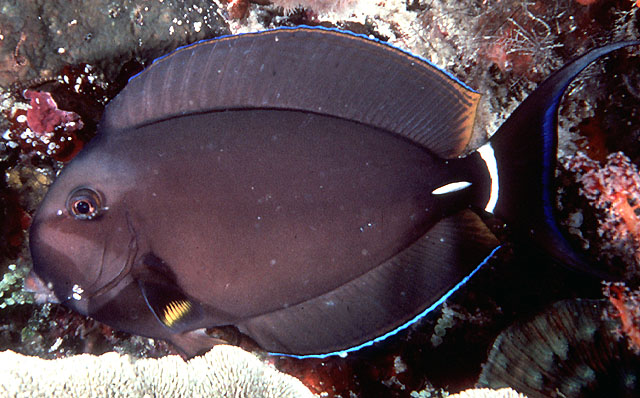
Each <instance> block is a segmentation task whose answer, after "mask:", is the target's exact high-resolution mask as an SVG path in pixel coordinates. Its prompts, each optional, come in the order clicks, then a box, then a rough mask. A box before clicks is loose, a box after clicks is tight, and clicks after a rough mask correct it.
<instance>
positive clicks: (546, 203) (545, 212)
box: [489, 42, 640, 277]
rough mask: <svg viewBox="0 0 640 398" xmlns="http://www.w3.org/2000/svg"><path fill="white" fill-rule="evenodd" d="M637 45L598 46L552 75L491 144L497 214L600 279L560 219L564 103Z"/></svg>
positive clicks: (557, 255)
mask: <svg viewBox="0 0 640 398" xmlns="http://www.w3.org/2000/svg"><path fill="white" fill-rule="evenodd" d="M637 44H640V42H620V43H614V44H610V45H606V46H603V47H600V48H596V49H594V50H591V51H589V52H588V53H586V54H584V55H582V56H581V57H579V58H577V59H575V60H573V61H571V62H570V63H569V64H567V65H565V66H564V67H562V68H561V69H559V70H558V71H556V72H554V73H552V74H551V75H550V76H549V77H548V78H547V79H546V80H545V81H544V82H542V83H541V84H540V85H539V86H538V88H536V90H535V91H534V92H533V93H531V94H530V95H529V96H528V97H527V98H526V99H525V100H524V102H522V104H520V106H519V107H518V108H517V109H516V110H515V111H514V112H513V113H512V114H511V116H510V117H509V118H508V119H507V120H506V122H505V123H504V124H503V125H502V126H501V127H500V128H499V129H498V131H497V132H496V133H495V134H494V136H493V137H492V138H491V140H490V141H489V144H490V145H491V147H492V148H493V149H494V152H495V159H496V162H497V170H498V176H499V183H500V193H499V197H498V201H497V205H496V207H495V211H494V214H496V215H497V216H499V217H501V218H503V219H505V220H507V221H509V222H510V224H511V225H513V226H514V228H515V229H516V230H518V232H520V233H525V234H527V235H528V236H529V237H530V238H531V239H532V240H533V241H535V242H536V244H537V245H539V246H541V247H542V248H543V249H544V250H545V251H546V252H548V253H549V254H550V255H551V257H552V258H553V259H554V260H556V261H559V262H560V263H562V264H565V265H567V266H569V267H570V268H573V269H577V270H579V271H585V272H587V273H591V274H594V275H596V276H598V277H606V275H601V273H599V272H598V271H596V270H595V269H594V268H593V267H592V266H590V265H589V263H588V261H587V260H586V259H585V258H583V256H581V255H580V254H579V253H577V252H576V251H575V250H574V249H573V248H572V247H571V246H570V244H569V243H568V242H567V240H566V239H565V238H564V236H563V235H562V233H561V232H560V230H559V229H558V226H557V223H556V219H555V214H554V213H555V205H554V204H555V195H556V189H555V183H554V173H555V168H556V161H557V146H558V133H557V121H558V105H559V103H560V99H561V98H562V95H563V93H564V91H565V90H566V88H567V87H568V85H569V84H570V83H571V81H573V79H574V78H575V77H576V76H577V75H578V73H580V72H581V71H582V70H583V69H584V68H586V67H587V66H588V65H589V64H590V63H592V62H594V61H595V60H597V59H598V58H600V57H602V56H604V55H606V54H609V53H610V52H612V51H615V50H617V49H620V48H623V47H626V46H631V45H637Z"/></svg>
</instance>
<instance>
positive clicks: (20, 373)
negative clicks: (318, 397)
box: [0, 345, 314, 398]
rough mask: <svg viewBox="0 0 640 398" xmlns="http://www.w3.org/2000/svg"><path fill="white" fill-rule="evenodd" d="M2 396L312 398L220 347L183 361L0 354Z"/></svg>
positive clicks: (256, 362) (247, 357) (249, 358)
mask: <svg viewBox="0 0 640 398" xmlns="http://www.w3.org/2000/svg"><path fill="white" fill-rule="evenodd" d="M0 396H2V397H7V398H9V397H11V398H19V397H114V398H118V397H149V398H150V397H175V398H179V397H252V398H263V397H264V398H267V397H274V398H276V397H278V398H288V397H291V398H293V397H295V398H305V397H309V398H310V397H313V396H314V395H313V394H312V393H311V392H310V391H309V390H308V389H307V388H306V387H305V386H304V385H303V384H302V383H301V382H300V381H299V380H297V379H295V378H294V377H292V376H289V375H286V374H284V373H281V372H279V371H277V370H276V369H275V368H273V367H271V366H269V365H267V364H265V363H264V362H263V361H261V360H260V359H258V358H256V357H255V356H253V355H252V354H250V353H248V352H246V351H244V350H242V349H240V348H237V347H232V346H226V345H219V346H216V347H214V348H213V349H212V350H211V351H209V352H208V353H207V354H205V355H203V356H200V357H196V358H193V359H191V360H190V361H188V362H185V361H183V360H182V359H181V358H180V357H178V356H167V357H164V358H160V359H135V358H133V357H131V356H128V355H118V354H116V353H107V354H104V355H101V356H94V355H88V354H84V355H78V356H74V357H69V358H63V359H56V360H44V359H41V358H36V357H28V356H24V355H21V354H17V353H15V352H13V351H4V352H1V353H0Z"/></svg>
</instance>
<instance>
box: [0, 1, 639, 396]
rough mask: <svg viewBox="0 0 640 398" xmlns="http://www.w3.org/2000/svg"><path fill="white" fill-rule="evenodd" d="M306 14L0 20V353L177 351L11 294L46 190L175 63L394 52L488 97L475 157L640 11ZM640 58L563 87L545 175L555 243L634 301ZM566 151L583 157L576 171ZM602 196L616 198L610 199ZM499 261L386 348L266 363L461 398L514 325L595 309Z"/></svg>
mask: <svg viewBox="0 0 640 398" xmlns="http://www.w3.org/2000/svg"><path fill="white" fill-rule="evenodd" d="M300 3H301V5H302V7H298V8H294V7H295V6H296V5H297V2H291V1H286V2H282V1H281V2H274V4H270V3H268V2H266V1H255V2H253V1H247V0H241V1H240V0H232V1H230V2H227V1H225V0H216V1H208V0H180V1H179V0H126V1H121V2H112V1H106V0H90V1H83V2H82V1H66V0H65V1H61V0H55V1H49V0H47V1H44V0H4V1H2V2H1V3H0V131H2V139H0V171H1V172H2V173H1V174H0V234H1V235H2V236H1V237H0V273H2V274H3V277H2V280H1V281H0V349H3V350H5V349H11V350H13V351H16V352H20V353H23V354H28V355H36V356H39V357H42V358H62V357H67V356H71V355H74V354H80V353H92V354H102V353H105V352H110V351H116V352H118V353H121V354H130V355H132V356H135V357H140V358H148V357H160V356H164V355H166V354H171V353H173V352H174V351H173V349H172V348H171V347H170V346H168V345H167V344H166V343H164V342H159V341H152V340H149V339H145V338H141V337H135V336H129V335H127V334H124V333H119V332H117V331H114V330H111V329H110V328H108V327H106V326H104V325H101V324H98V323H96V322H95V321H93V320H91V319H87V318H84V317H81V316H79V315H77V314H74V313H72V312H70V311H68V310H66V309H65V308H63V307H59V306H54V305H50V304H46V305H38V304H34V302H33V301H34V300H33V297H32V295H30V294H29V293H26V292H24V291H23V289H22V282H23V279H24V276H25V275H26V272H27V271H28V269H29V268H30V266H31V263H30V261H31V260H30V257H29V253H28V248H27V229H28V226H29V223H30V220H31V215H32V214H33V212H34V211H35V209H36V208H37V205H38V203H39V201H40V200H41V198H42V196H43V195H44V193H45V192H46V189H47V186H48V184H50V183H51V181H53V179H54V178H55V175H56V172H57V171H58V170H60V168H61V167H63V166H64V164H65V162H68V161H69V160H70V159H71V158H72V157H73V156H74V155H75V154H76V153H77V152H78V151H79V150H80V149H81V148H82V146H83V145H84V143H86V142H88V140H90V139H91V137H92V136H93V134H94V133H95V127H96V124H97V123H98V121H99V119H100V115H101V112H102V109H103V108H104V105H105V104H106V103H107V102H108V101H109V100H110V99H111V98H113V96H115V95H116V94H117V92H118V91H119V90H120V89H121V88H122V87H123V86H124V84H126V81H127V80H128V79H129V78H130V77H131V76H133V75H134V74H135V73H137V72H138V71H140V70H141V69H142V68H143V67H144V66H146V65H148V64H149V63H150V62H151V61H152V60H153V59H155V58H156V57H159V56H161V55H164V54H166V53H168V52H170V51H171V50H173V49H175V48H176V47H178V46H182V45H186V44H189V43H192V42H194V41H197V40H202V39H207V38H213V37H217V36H220V35H224V34H233V33H242V32H248V31H256V30H262V29H268V28H274V27H278V26H295V25H298V24H308V25H321V26H326V27H337V28H342V29H348V30H352V31H354V32H356V33H360V34H365V35H369V36H371V37H374V38H378V39H381V40H385V41H389V42H390V43H392V44H394V45H396V46H399V47H401V48H403V49H406V50H409V51H411V52H413V53H414V54H416V55H419V56H422V57H424V58H426V59H428V60H430V61H432V62H433V63H434V64H435V65H437V66H439V67H441V68H443V69H445V70H447V71H449V72H450V73H452V74H453V75H455V76H456V77H458V78H460V79H461V80H462V81H464V82H465V83H466V84H468V85H469V86H470V87H473V88H474V89H476V90H477V91H479V92H481V93H482V94H483V100H482V102H481V104H480V107H479V109H478V121H477V123H476V126H475V128H476V134H475V137H474V140H473V142H472V143H471V145H470V150H472V149H474V148H475V147H477V146H478V145H480V144H481V143H483V142H484V141H485V140H486V138H487V136H488V135H489V134H491V132H493V131H495V129H496V128H497V127H498V126H499V125H500V123H501V122H502V121H503V120H504V119H505V118H506V117H507V116H508V115H509V113H510V112H511V111H512V110H513V109H515V107H516V106H517V105H518V103H519V102H520V101H521V100H522V99H524V98H525V97H526V95H527V94H528V93H529V92H531V91H532V90H533V89H534V88H535V87H536V85H537V83H539V82H540V81H541V80H542V79H544V77H545V76H546V75H547V74H548V73H549V72H550V71H552V70H554V69H556V68H558V67H559V66H561V65H562V64H563V63H565V62H566V61H567V60H569V59H571V58H572V57H574V56H576V55H577V54H580V53H582V52H584V51H586V50H587V49H589V48H592V47H594V46H596V45H598V44H603V43H608V42H612V41H618V40H629V39H634V38H635V39H639V38H640V34H639V33H638V30H639V26H640V22H639V19H640V8H639V7H638V5H637V4H636V3H635V2H633V1H629V0H598V1H580V2H578V1H575V0H553V1H545V2H534V1H511V0H509V1H505V0H501V1H499V0H484V1H479V0H460V1H456V2H451V1H445V0H379V1H368V0H359V1H356V0H352V1H337V2H336V1H300ZM283 7H285V8H283ZM639 52H640V50H639V49H638V48H637V47H634V48H629V49H627V50H623V51H619V52H617V53H615V54H614V55H612V56H611V57H608V58H607V59H605V60H603V61H601V62H598V63H597V64H596V65H594V66H592V67H591V68H589V70H588V71H586V72H585V73H583V74H582V75H581V77H580V78H579V79H578V81H577V82H576V83H575V84H574V85H573V86H572V87H571V88H570V90H569V92H568V94H567V95H566V96H565V99H564V100H563V105H562V110H561V116H560V121H559V123H560V126H559V129H560V153H559V160H560V166H559V167H558V171H557V173H558V183H559V190H558V206H559V207H558V208H559V214H560V216H561V218H562V220H563V224H564V227H565V229H566V232H568V233H569V234H570V235H571V236H572V239H573V241H574V243H575V244H576V245H577V246H578V247H582V248H583V249H584V250H585V252H586V253H587V254H588V255H589V256H592V257H593V258H596V259H599V260H600V262H601V264H602V265H601V266H602V267H603V269H604V270H606V271H608V272H613V273H616V274H619V275H621V277H623V278H624V279H625V283H626V285H627V286H628V287H629V288H630V289H632V290H634V291H635V289H636V288H637V285H638V280H639V278H638V273H637V270H638V265H639V264H638V258H639V257H638V242H640V239H639V234H640V229H639V228H638V225H640V223H638V211H637V209H638V203H637V199H636V196H637V195H638V192H640V190H639V189H640V188H639V187H638V183H637V179H636V177H637V170H638V165H639V164H640V142H639V140H640V112H638V106H637V105H638V102H639V101H640V57H638V53H639ZM25 89H29V91H28V92H26V93H25V91H24V90H25ZM36 98H39V100H38V101H39V102H38V103H37V104H36ZM578 150H579V151H581V153H582V154H581V155H578V156H576V152H577V151H578ZM618 152H620V154H617V153H618ZM634 173H635V174H634ZM602 184H605V185H602ZM606 184H609V185H606ZM610 184H614V185H613V186H614V187H624V190H623V189H618V188H614V189H612V190H611V189H609V190H607V188H606V187H608V186H611V185H610ZM492 227H493V229H494V230H495V232H496V234H497V235H499V236H500V237H501V238H503V237H505V238H506V240H507V241H508V237H509V231H508V229H505V228H504V227H503V226H502V225H501V224H500V223H496V224H495V225H492ZM621 236H622V237H624V240H621V239H619V237H621ZM510 248H511V246H509V245H507V249H506V250H502V251H501V252H500V253H499V254H498V255H497V256H496V258H495V259H493V260H492V262H491V264H489V266H488V267H485V269H484V270H482V271H481V272H479V273H478V274H477V275H476V277H475V278H474V279H473V280H472V281H471V282H470V283H469V284H467V285H466V286H465V289H464V290H463V291H461V292H460V293H459V294H457V295H456V296H454V297H453V298H452V299H451V300H449V302H448V303H447V304H446V305H445V306H443V307H442V309H441V310H440V311H438V312H436V313H434V314H433V315H432V316H430V317H428V318H426V319H424V320H423V321H422V322H420V323H419V324H418V325H415V326H414V327H412V328H410V329H409V330H407V331H406V332H403V333H401V334H400V335H399V336H396V337H394V338H393V339H391V340H388V341H385V342H383V343H382V344H379V345H376V346H375V347H373V348H370V349H366V350H363V351H362V352H358V353H356V354H353V355H349V357H347V358H331V359H327V360H306V361H299V360H294V359H289V358H270V361H272V362H274V364H275V365H276V366H277V367H278V368H279V369H281V370H283V371H285V372H287V373H290V374H293V375H295V376H296V377H297V378H299V379H300V380H302V382H303V383H304V384H305V385H307V386H308V387H309V388H310V389H311V390H312V391H313V392H315V393H324V394H325V395H326V396H343V397H344V396H361V397H365V396H378V397H408V396H420V394H422V396H427V394H430V396H438V394H443V393H444V389H445V388H446V389H447V390H450V391H460V390H463V389H467V388H470V387H472V386H473V385H474V384H475V382H476V380H477V377H478V375H479V374H480V370H481V365H482V363H483V362H485V361H486V359H487V355H488V352H489V349H490V348H491V345H492V342H493V340H494V339H495V338H496V336H497V335H498V334H499V333H500V332H501V331H502V330H503V329H505V328H506V327H507V326H508V325H510V324H512V323H513V322H514V320H518V319H527V318H530V317H532V316H534V314H536V313H538V312H540V311H542V310H543V309H544V308H547V307H549V306H550V305H551V304H552V303H553V302H555V301H558V300H561V299H565V298H573V297H585V298H602V297H603V295H602V291H601V285H600V283H599V281H598V280H594V279H593V278H590V277H585V276H582V275H576V274H573V273H570V272H567V271H565V270H563V269H561V268H559V267H557V266H556V265H553V264H548V263H547V262H545V261H543V260H541V259H540V258H539V256H537V255H536V254H535V253H528V252H524V253H523V252H521V251H518V250H514V251H511V250H510ZM616 297H617V296H616ZM610 310H611V312H612V313H613V310H612V309H611V308H610ZM613 322H619V319H618V318H616V319H614V320H613ZM632 325H633V324H632ZM618 327H620V325H619V326H618ZM632 327H633V326H632ZM636 327H637V325H636ZM3 363H6V362H4V361H3Z"/></svg>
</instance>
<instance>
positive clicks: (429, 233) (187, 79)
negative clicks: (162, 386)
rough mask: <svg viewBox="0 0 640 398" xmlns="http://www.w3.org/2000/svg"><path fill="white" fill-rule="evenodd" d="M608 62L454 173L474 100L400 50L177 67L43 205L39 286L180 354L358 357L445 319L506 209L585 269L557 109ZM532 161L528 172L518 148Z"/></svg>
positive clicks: (297, 47) (341, 49) (228, 58)
mask: <svg viewBox="0 0 640 398" xmlns="http://www.w3.org/2000/svg"><path fill="white" fill-rule="evenodd" d="M622 45H624V44H622ZM622 45H619V46H618V47H621V46H622ZM615 48H617V47H615V46H609V47H606V48H605V50H602V51H601V53H602V54H604V53H607V52H609V51H612V50H613V49H615ZM600 55H601V54H600V53H598V54H595V55H594V54H592V55H591V56H590V57H589V56H587V57H583V58H581V59H579V60H578V61H576V62H574V63H573V64H570V66H572V65H573V67H575V66H576V65H577V66H578V67H577V68H574V69H575V70H574V69H567V68H565V69H561V70H560V71H559V72H556V74H554V75H552V78H551V80H549V81H551V83H543V84H542V85H541V86H540V88H539V89H538V90H537V91H536V92H534V93H533V94H532V95H531V96H530V97H529V99H528V100H527V101H525V103H523V105H521V107H520V108H519V109H518V110H517V111H516V112H515V113H514V116H512V118H511V119H510V121H507V122H506V123H505V125H504V126H503V127H502V128H501V129H500V130H499V131H498V132H497V133H496V135H495V137H494V138H493V139H492V140H491V141H490V142H489V144H487V145H485V146H484V147H483V149H482V150H479V151H477V152H473V153H471V154H469V155H468V156H465V157H459V155H460V154H461V153H462V151H463V150H464V149H465V146H466V144H467V142H468V140H469V137H470V134H471V128H472V126H473V119H474V114H475V108H476V105H477V101H478V98H479V96H478V94H477V93H475V92H473V91H472V90H470V89H469V88H468V87H466V86H464V85H463V84H462V83H460V82H459V81H457V80H455V79H453V78H452V77H450V76H448V75H447V74H445V73H444V72H442V71H440V70H438V69H437V68H435V67H433V66H431V65H429V64H428V63H426V62H425V61H422V60H420V59H418V58H416V57H413V56H411V55H409V54H406V53H404V52H402V51H400V50H397V49H394V48H392V47H389V46H387V45H385V44H382V43H378V42H374V41H371V40H368V39H365V38H362V37H359V36H355V35H351V34H348V33H343V32H338V31H334V30H326V29H314V28H298V29H280V30H274V31H267V32H261V33H257V34H247V35H241V36H231V37H227V38H223V39H218V40H213V41H208V42H203V43H199V44H196V45H194V46H190V47H186V48H183V49H181V50H178V51H176V52H174V53H172V54H171V55H169V56H167V57H165V58H162V59H160V60H158V61H156V62H155V63H154V64H153V65H152V66H151V67H150V68H148V69H147V70H146V71H144V72H142V73H141V74H140V75H139V76H137V77H135V78H133V79H132V80H131V81H130V82H129V84H128V86H127V87H126V88H125V89H124V90H123V91H122V92H121V93H120V94H119V95H118V96H117V97H116V98H115V99H114V100H113V101H112V102H111V103H110V104H109V105H108V106H107V109H106V110H105V115H104V116H103V119H102V121H101V123H100V126H99V131H98V134H97V136H96V137H95V138H94V139H93V140H92V141H91V142H90V143H89V144H88V145H87V146H86V147H85V149H83V151H82V152H81V153H80V154H79V155H78V156H77V157H76V158H75V159H74V160H73V161H72V162H71V163H70V164H69V165H67V166H66V167H65V168H64V170H63V172H62V173H61V174H60V176H59V177H58V178H57V179H56V181H55V183H54V184H53V186H52V187H51V188H50V190H49V192H48V193H47V196H46V198H45V199H44V201H43V203H42V205H41V207H40V209H39V210H38V212H37V214H36V216H35V218H34V221H33V224H32V226H31V229H30V245H31V252H32V256H33V259H34V269H33V273H32V276H31V278H37V279H38V281H41V282H43V284H44V285H46V286H48V288H49V289H50V290H51V291H52V292H53V294H54V295H55V297H57V299H58V301H60V302H63V303H64V304H65V305H67V306H69V307H71V308H73V309H75V310H77V311H78V312H81V313H83V314H86V315H89V316H92V317H94V318H95V319H97V320H99V321H102V322H104V323H106V324H108V325H111V326H113V327H115V328H117V329H121V330H125V331H128V332H131V333H135V334H140V335H145V336H150V337H154V338H162V339H166V340H169V341H171V342H173V343H174V344H175V345H176V346H177V347H179V348H180V349H181V350H182V351H183V352H184V353H185V355H187V356H193V355H195V354H197V353H200V352H202V351H203V350H206V349H207V348H209V347H210V346H211V345H212V344H213V343H215V341H214V340H213V339H212V338H210V337H208V336H207V335H206V334H204V333H201V330H202V329H204V328H211V327H216V326H226V325H234V326H236V327H237V328H238V329H239V330H240V331H242V332H243V333H245V334H247V335H249V336H250V337H252V338H253V339H254V340H255V341H256V342H257V343H258V344H260V345H261V346H262V347H263V348H265V349H266V350H268V351H272V352H278V353H287V354H294V355H302V356H304V355H326V354H330V353H336V352H339V351H343V350H349V349H355V348H357V347H360V346H362V345H363V344H367V343H369V342H371V341H373V340H375V339H376V338H379V337H380V336H385V335H387V334H388V333H389V332H390V331H392V330H394V329H397V328H398V327H402V326H403V325H406V324H407V323H408V322H410V321H411V320H412V319H415V318H416V317H417V316H419V315H420V314H422V313H424V312H425V310H427V309H429V308H431V307H433V306H434V305H436V304H437V303H438V302H439V300H441V299H442V297H444V296H446V295H447V294H450V292H451V291H452V289H453V288H454V287H455V286H457V285H458V284H459V283H460V281H462V280H464V279H465V278H466V277H468V276H469V274H471V273H473V272H474V270H476V269H477V267H478V265H479V264H482V263H483V262H484V261H486V259H487V257H488V256H490V255H491V254H492V253H493V252H494V250H495V249H496V247H498V244H499V243H498V241H497V239H496V238H495V237H494V236H493V235H492V234H491V233H490V232H489V230H488V229H487V227H486V226H485V225H484V224H483V222H482V221H481V218H480V217H479V214H482V213H486V212H495V213H496V214H497V215H499V216H501V217H503V218H505V219H507V220H511V221H513V222H514V223H515V222H517V217H518V216H520V215H521V213H523V212H522V210H521V209H518V208H515V207H514V206H513V200H521V199H523V198H527V200H530V201H531V203H532V206H533V207H534V211H533V212H532V214H542V215H543V216H545V217H546V218H545V217H543V218H542V219H539V220H538V219H535V218H534V217H529V216H526V217H527V218H525V221H524V222H523V226H522V229H523V231H525V230H526V231H529V232H527V233H529V234H530V235H531V237H532V238H533V239H534V240H535V241H536V242H538V243H539V244H540V245H541V246H542V247H543V248H545V249H547V251H548V252H549V253H550V254H551V256H552V257H555V258H558V259H560V260H565V259H566V261H565V262H566V263H568V265H570V266H573V267H575V268H580V267H585V266H586V265H585V264H584V261H583V260H582V259H581V258H580V257H579V256H578V255H577V254H575V253H574V252H573V251H572V250H571V249H570V247H569V246H568V245H566V244H565V243H563V242H564V240H563V238H562V237H561V235H559V232H557V228H556V227H555V222H554V220H553V218H552V217H551V218H549V217H547V215H548V213H549V211H551V210H550V209H548V207H549V206H550V203H551V202H550V201H549V200H548V199H549V197H550V195H551V193H550V188H549V187H550V186H548V184H549V182H548V181H547V180H549V179H550V178H551V175H550V174H549V170H548V168H549V167H552V166H553V164H554V163H553V162H554V161H555V139H556V132H555V113H556V112H557V104H558V101H559V99H560V96H561V94H562V92H563V91H564V88H565V87H566V85H568V83H570V81H571V80H572V79H573V77H574V76H575V75H576V74H577V73H578V72H579V70H581V69H582V68H584V67H585V66H586V65H587V64H588V63H590V62H591V61H593V60H594V59H596V58H598V57H599V56H600ZM196 66H197V67H196ZM554 79H555V80H554ZM556 80H557V81H556ZM549 81H548V82H549ZM381 82H384V84H380V83H381ZM527 104H528V105H527ZM550 115H551V116H550ZM550 118H551V119H550ZM528 121H529V122H528ZM531 121H533V122H534V123H536V124H532V123H531ZM549 121H551V122H552V123H554V124H553V126H551V127H548V125H549V123H548V122H549ZM527 123H529V125H527ZM522 126H527V128H530V129H532V130H534V131H536V135H535V136H533V137H531V136H525V137H523V136H519V135H518V132H517V130H518V129H522ZM529 142H534V143H535V145H537V146H535V148H536V150H535V151H534V152H535V153H532V154H528V153H527V154H526V156H525V155H521V154H519V153H518V151H513V150H512V148H514V146H516V147H520V146H523V145H525V144H528V143H529ZM538 146H539V148H538ZM552 157H553V159H552ZM545 162H546V163H545ZM514 165H516V166H515V168H514ZM521 173H525V174H526V175H527V176H529V177H530V178H531V179H532V181H533V182H528V183H527V184H523V183H522V182H521V181H517V178H515V179H514V176H518V175H522V174H521ZM545 173H547V174H545ZM499 181H507V183H505V184H504V186H503V185H501V183H500V182H499ZM545 184H547V185H545ZM523 186H524V187H525V188H524V189H523ZM545 201H546V202H545ZM547 202H548V203H547ZM549 214H551V213H549ZM558 239H559V240H558Z"/></svg>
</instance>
